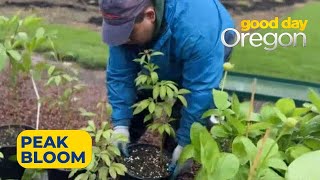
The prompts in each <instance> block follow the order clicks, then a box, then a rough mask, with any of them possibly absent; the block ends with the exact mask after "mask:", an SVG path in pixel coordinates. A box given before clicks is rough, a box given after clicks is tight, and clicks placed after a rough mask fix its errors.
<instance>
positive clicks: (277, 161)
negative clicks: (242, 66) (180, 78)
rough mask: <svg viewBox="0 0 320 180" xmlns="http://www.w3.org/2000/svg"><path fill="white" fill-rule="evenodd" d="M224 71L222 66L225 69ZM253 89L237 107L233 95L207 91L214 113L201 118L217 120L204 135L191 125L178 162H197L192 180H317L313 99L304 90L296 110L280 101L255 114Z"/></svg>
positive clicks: (319, 136) (319, 100)
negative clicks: (305, 99)
mask: <svg viewBox="0 0 320 180" xmlns="http://www.w3.org/2000/svg"><path fill="white" fill-rule="evenodd" d="M230 68H232V65H231V64H225V69H227V70H228V69H230ZM226 73H227V72H226ZM224 81H225V79H224ZM222 84H224V82H223V83H222ZM221 89H223V87H222V88H221ZM254 89H255V88H254V84H253V92H252V98H251V101H250V102H242V103H240V102H239V100H238V97H237V96H236V95H235V94H233V95H232V96H229V94H228V93H227V92H225V91H223V90H213V92H212V94H213V101H214V104H215V107H216V108H214V109H210V110H208V111H207V112H205V113H204V114H203V118H208V117H211V116H214V117H216V119H217V121H216V122H215V125H214V126H213V127H212V128H211V129H210V130H208V129H207V128H206V127H204V126H203V125H201V124H199V123H195V124H193V126H192V128H191V144H190V145H187V146H186V147H185V148H184V150H183V152H182V155H181V157H180V159H179V163H180V164H181V165H182V164H183V163H184V162H185V161H186V160H188V159H190V158H191V159H193V160H194V161H196V162H198V163H200V164H201V168H200V170H199V171H198V173H197V175H196V179H201V180H203V179H219V180H230V179H234V180H235V179H237V180H269V179H272V180H281V179H283V180H284V179H289V180H298V179H314V180H316V179H319V177H320V173H319V171H318V170H317V168H315V167H316V166H317V164H318V163H319V159H320V151H319V150H320V96H319V94H317V93H316V92H315V91H314V90H310V92H309V93H308V97H309V100H310V102H311V103H305V104H303V106H302V107H297V106H296V104H295V102H294V100H292V99H290V98H283V99H279V100H278V101H277V102H276V103H266V104H264V105H263V106H262V108H261V109H260V111H259V112H258V113H256V112H255V111H254V106H253V104H254V94H255V90H254Z"/></svg>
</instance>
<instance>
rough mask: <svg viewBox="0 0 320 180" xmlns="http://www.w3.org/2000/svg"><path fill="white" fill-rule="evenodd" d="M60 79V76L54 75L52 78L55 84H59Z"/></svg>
mask: <svg viewBox="0 0 320 180" xmlns="http://www.w3.org/2000/svg"><path fill="white" fill-rule="evenodd" d="M61 80H62V78H61V76H55V78H54V82H55V83H56V85H57V86H59V85H60V83H61Z"/></svg>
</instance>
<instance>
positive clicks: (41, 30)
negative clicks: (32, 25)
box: [36, 27, 45, 39]
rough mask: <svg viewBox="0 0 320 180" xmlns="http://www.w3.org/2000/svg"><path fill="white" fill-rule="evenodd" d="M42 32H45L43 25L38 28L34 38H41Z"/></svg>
mask: <svg viewBox="0 0 320 180" xmlns="http://www.w3.org/2000/svg"><path fill="white" fill-rule="evenodd" d="M44 33H45V30H44V28H43V27H40V28H38V29H37V31H36V38H37V39H39V38H42V37H43V36H44Z"/></svg>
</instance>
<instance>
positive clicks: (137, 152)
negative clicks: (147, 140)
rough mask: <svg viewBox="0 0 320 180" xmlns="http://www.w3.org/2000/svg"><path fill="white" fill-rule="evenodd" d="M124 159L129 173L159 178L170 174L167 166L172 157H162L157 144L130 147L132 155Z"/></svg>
mask: <svg viewBox="0 0 320 180" xmlns="http://www.w3.org/2000/svg"><path fill="white" fill-rule="evenodd" d="M161 158H163V159H162V161H161ZM124 161H125V165H126V167H127V168H128V172H129V174H130V175H133V176H135V177H139V178H140V179H159V178H163V177H168V176H169V174H168V172H167V167H168V165H169V163H170V159H169V157H168V156H167V155H164V156H163V157H162V156H161V153H160V150H159V148H157V147H155V146H144V145H141V146H134V147H133V148H132V149H130V156H129V157H128V158H125V159H124Z"/></svg>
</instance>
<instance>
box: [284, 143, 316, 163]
mask: <svg viewBox="0 0 320 180" xmlns="http://www.w3.org/2000/svg"><path fill="white" fill-rule="evenodd" d="M310 151H311V149H309V148H308V147H306V146H304V145H302V144H298V145H295V146H292V147H289V148H288V149H287V150H286V155H287V156H288V157H289V158H290V159H292V160H294V159H297V158H298V157H300V156H302V155H303V154H306V153H308V152H310Z"/></svg>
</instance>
